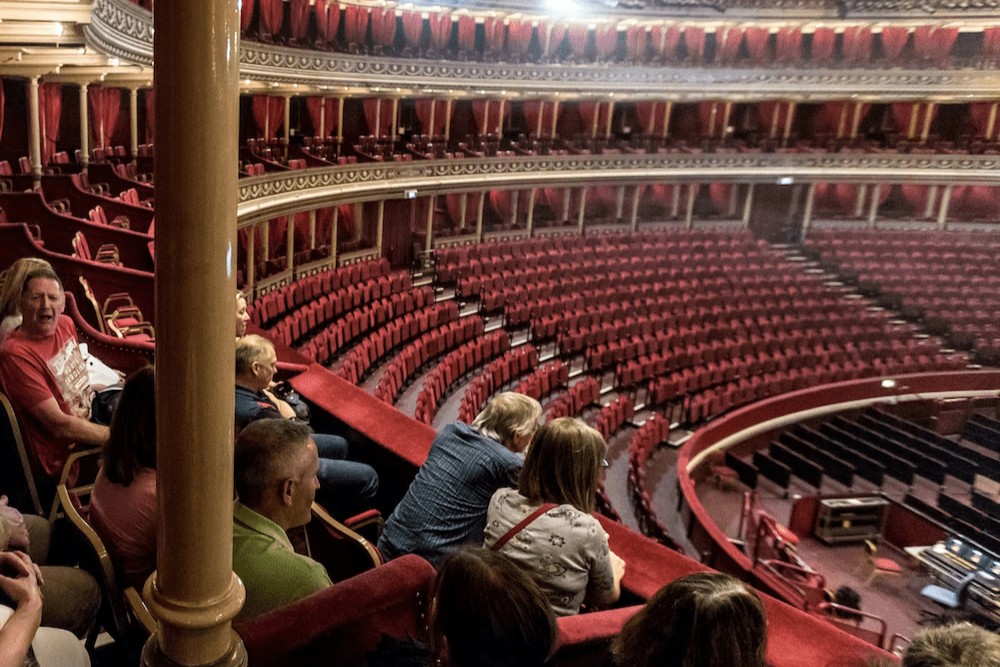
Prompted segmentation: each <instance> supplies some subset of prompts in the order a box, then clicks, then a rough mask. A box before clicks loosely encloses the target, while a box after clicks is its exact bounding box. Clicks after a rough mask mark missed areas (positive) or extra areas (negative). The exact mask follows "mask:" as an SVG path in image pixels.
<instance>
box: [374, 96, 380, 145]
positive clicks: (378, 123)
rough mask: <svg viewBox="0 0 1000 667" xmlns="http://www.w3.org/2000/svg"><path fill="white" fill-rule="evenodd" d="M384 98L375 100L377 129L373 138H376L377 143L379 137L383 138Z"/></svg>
mask: <svg viewBox="0 0 1000 667" xmlns="http://www.w3.org/2000/svg"><path fill="white" fill-rule="evenodd" d="M381 132H382V98H381V97H376V98H375V129H374V130H372V136H374V137H375V141H378V139H379V137H380V136H382V134H381Z"/></svg>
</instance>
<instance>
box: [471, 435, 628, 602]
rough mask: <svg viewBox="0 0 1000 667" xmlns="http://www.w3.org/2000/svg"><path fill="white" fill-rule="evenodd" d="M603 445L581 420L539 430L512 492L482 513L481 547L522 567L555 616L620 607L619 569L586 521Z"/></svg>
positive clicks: (603, 536)
mask: <svg viewBox="0 0 1000 667" xmlns="http://www.w3.org/2000/svg"><path fill="white" fill-rule="evenodd" d="M604 453H605V443H604V438H603V437H601V434H600V433H598V432H597V431H596V430H595V429H593V428H591V427H589V426H587V424H585V423H584V422H583V421H581V420H579V419H572V418H569V417H563V418H560V419H555V420H553V421H551V422H549V423H548V424H546V425H544V426H542V427H541V428H540V429H539V430H538V432H537V433H536V434H535V438H534V440H533V441H532V443H531V446H530V448H529V449H528V454H527V456H526V457H525V461H524V468H523V469H522V470H521V479H520V484H519V486H518V488H517V489H511V488H505V489H500V490H499V491H497V492H496V493H495V494H493V498H491V499H490V504H489V509H488V510H487V513H486V531H485V537H486V539H485V541H484V546H487V547H490V548H492V549H495V550H497V551H499V552H500V553H502V554H505V555H506V556H508V557H510V558H511V559H512V560H513V561H514V562H516V563H517V564H518V565H520V566H521V567H523V568H524V569H525V570H526V571H527V572H528V574H529V575H530V576H531V577H532V579H534V580H535V583H537V584H538V587H539V588H541V590H542V592H543V593H545V595H546V597H547V598H548V599H549V602H550V603H551V604H552V608H553V610H554V611H555V613H556V614H557V615H558V616H571V615H573V614H576V613H578V612H579V611H580V605H581V604H583V603H584V602H586V603H587V604H588V605H609V604H612V603H613V602H615V601H617V600H618V596H619V595H620V592H621V588H620V583H621V578H622V575H623V574H624V572H625V562H624V561H623V560H622V559H621V558H619V557H618V556H617V555H616V554H615V553H614V552H612V551H611V550H610V549H609V547H608V535H607V533H605V532H604V529H603V528H601V524H600V523H599V522H598V521H597V519H595V518H594V517H592V516H591V515H590V513H591V512H593V511H594V507H595V505H596V500H597V486H598V483H599V481H600V477H601V474H602V470H603V467H604V466H606V465H607V464H606V463H605V461H604Z"/></svg>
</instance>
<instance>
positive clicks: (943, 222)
mask: <svg viewBox="0 0 1000 667" xmlns="http://www.w3.org/2000/svg"><path fill="white" fill-rule="evenodd" d="M952 187H953V186H952V184H951V183H949V184H948V185H946V186H944V194H942V195H941V208H940V209H938V217H937V223H938V229H940V230H941V231H944V230H945V229H947V228H948V207H949V206H951V189H952Z"/></svg>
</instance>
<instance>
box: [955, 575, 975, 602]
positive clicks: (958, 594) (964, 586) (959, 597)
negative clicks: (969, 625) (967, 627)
mask: <svg viewBox="0 0 1000 667" xmlns="http://www.w3.org/2000/svg"><path fill="white" fill-rule="evenodd" d="M975 580H976V573H975V572H970V573H969V574H967V575H965V578H963V579H962V580H961V581H960V582H959V583H958V588H957V589H956V590H955V604H956V605H957V608H958V609H963V608H964V607H965V603H966V601H967V600H968V599H969V589H970V588H971V587H972V582H973V581H975Z"/></svg>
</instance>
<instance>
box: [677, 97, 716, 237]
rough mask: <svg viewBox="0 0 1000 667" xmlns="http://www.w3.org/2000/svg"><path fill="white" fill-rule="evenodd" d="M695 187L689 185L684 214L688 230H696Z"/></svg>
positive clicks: (691, 184)
mask: <svg viewBox="0 0 1000 667" xmlns="http://www.w3.org/2000/svg"><path fill="white" fill-rule="evenodd" d="M713 114H714V112H713ZM694 187H695V184H694V183H688V200H687V209H686V210H685V212H684V226H685V227H686V228H687V229H693V228H694Z"/></svg>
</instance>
